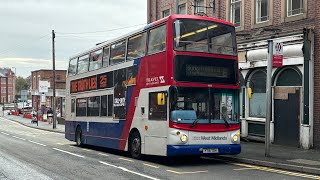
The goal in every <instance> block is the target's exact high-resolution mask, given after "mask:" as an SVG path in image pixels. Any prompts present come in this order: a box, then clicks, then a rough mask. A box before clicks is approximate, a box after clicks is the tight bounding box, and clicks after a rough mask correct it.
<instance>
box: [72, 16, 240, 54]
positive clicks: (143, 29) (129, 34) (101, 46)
mask: <svg viewBox="0 0 320 180" xmlns="http://www.w3.org/2000/svg"><path fill="white" fill-rule="evenodd" d="M174 19H195V20H204V21H214V22H217V23H221V24H226V25H229V26H234V24H232V23H230V22H228V21H224V20H220V19H216V18H212V17H206V16H195V15H185V14H172V15H170V16H167V17H165V18H162V19H159V20H157V21H155V22H152V23H150V24H147V25H146V26H144V27H142V28H139V29H137V30H135V31H132V32H130V33H127V34H125V35H122V36H120V37H117V38H114V39H110V40H107V41H104V42H102V43H99V44H97V45H96V46H95V47H93V48H91V49H88V50H87V51H85V52H81V53H78V54H77V55H74V56H72V57H71V58H70V59H74V58H77V57H81V56H83V55H87V54H89V53H90V52H93V51H96V50H98V49H102V48H103V47H106V46H109V45H111V44H112V43H115V42H117V41H120V40H123V39H125V38H127V37H130V36H134V35H136V34H137V33H141V32H143V31H146V30H148V29H150V28H152V27H155V26H158V25H160V24H162V23H165V22H167V21H168V20H174Z"/></svg>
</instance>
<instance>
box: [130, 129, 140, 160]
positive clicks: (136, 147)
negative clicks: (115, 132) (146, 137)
mask: <svg viewBox="0 0 320 180" xmlns="http://www.w3.org/2000/svg"><path fill="white" fill-rule="evenodd" d="M129 153H130V155H131V157H132V158H134V159H140V158H141V137H140V134H139V133H138V132H134V133H133V134H132V135H131V136H130V141H129Z"/></svg>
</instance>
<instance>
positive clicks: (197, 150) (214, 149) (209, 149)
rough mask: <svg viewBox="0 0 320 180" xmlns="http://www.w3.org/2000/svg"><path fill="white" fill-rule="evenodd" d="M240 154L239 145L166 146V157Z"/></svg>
mask: <svg viewBox="0 0 320 180" xmlns="http://www.w3.org/2000/svg"><path fill="white" fill-rule="evenodd" d="M240 152H241V146H240V144H216V145H167V156H186V155H214V154H216V155H223V154H224V155H234V154H239V153H240Z"/></svg>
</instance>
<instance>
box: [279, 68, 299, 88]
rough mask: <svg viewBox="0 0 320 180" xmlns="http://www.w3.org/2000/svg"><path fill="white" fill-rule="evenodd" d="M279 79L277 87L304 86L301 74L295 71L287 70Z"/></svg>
mask: <svg viewBox="0 0 320 180" xmlns="http://www.w3.org/2000/svg"><path fill="white" fill-rule="evenodd" d="M280 73H281V74H280V75H279V77H278V78H277V83H276V86H302V79H301V76H300V74H299V73H298V72H297V71H296V70H294V69H291V68H290V69H285V70H283V71H282V72H280Z"/></svg>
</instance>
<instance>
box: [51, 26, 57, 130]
mask: <svg viewBox="0 0 320 180" xmlns="http://www.w3.org/2000/svg"><path fill="white" fill-rule="evenodd" d="M54 39H55V33H54V30H52V70H53V71H52V73H53V77H52V78H53V80H52V81H53V88H52V91H53V95H52V96H53V103H52V106H53V107H52V111H53V123H52V124H53V129H56V128H57V124H56V123H57V122H56V120H57V113H56V62H55V47H54V45H55V44H54V43H55V42H54Z"/></svg>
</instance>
